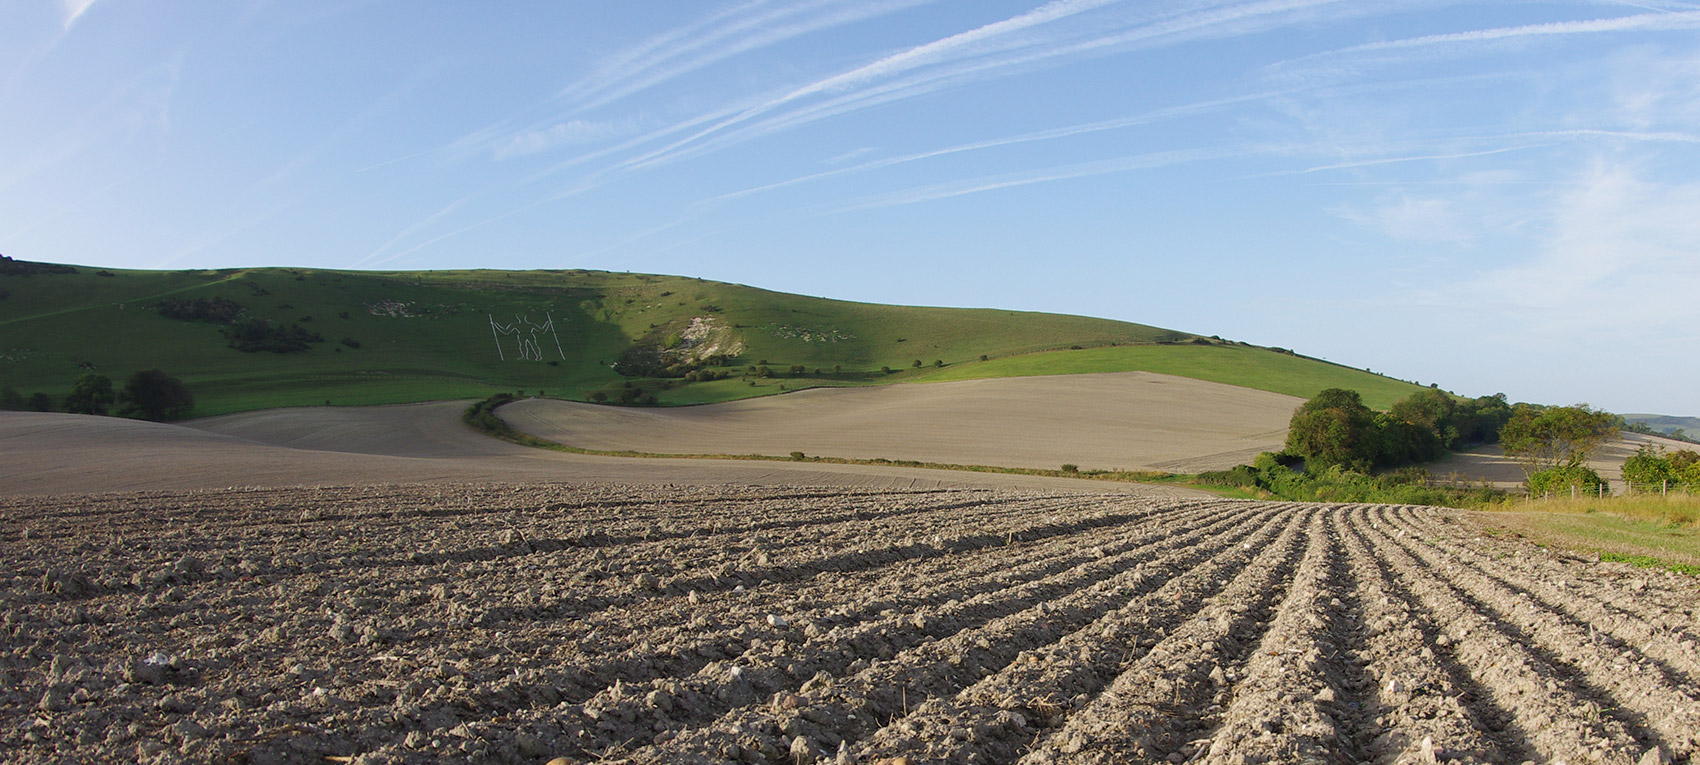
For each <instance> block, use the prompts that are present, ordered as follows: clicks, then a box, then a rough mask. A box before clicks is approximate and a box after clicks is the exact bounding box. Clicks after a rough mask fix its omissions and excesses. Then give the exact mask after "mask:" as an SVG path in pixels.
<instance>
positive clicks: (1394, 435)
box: [1286, 388, 1512, 473]
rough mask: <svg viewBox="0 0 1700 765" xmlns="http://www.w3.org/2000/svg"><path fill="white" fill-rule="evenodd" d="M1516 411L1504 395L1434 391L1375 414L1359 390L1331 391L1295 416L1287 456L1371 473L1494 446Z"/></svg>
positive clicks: (1320, 467)
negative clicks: (1461, 450) (1473, 395)
mask: <svg viewBox="0 0 1700 765" xmlns="http://www.w3.org/2000/svg"><path fill="white" fill-rule="evenodd" d="M1511 412H1512V409H1511V406H1510V405H1508V404H1506V402H1505V394H1503V393H1501V394H1495V395H1492V396H1483V397H1481V398H1476V399H1458V398H1455V397H1454V396H1452V395H1451V394H1449V393H1446V392H1445V391H1441V390H1437V389H1433V388H1430V389H1427V390H1422V391H1418V392H1416V393H1413V394H1411V395H1410V396H1407V397H1406V398H1404V399H1401V400H1399V401H1397V402H1395V403H1394V404H1393V406H1392V407H1391V408H1390V409H1388V411H1386V412H1376V411H1374V410H1372V409H1370V408H1369V407H1368V406H1366V405H1365V404H1364V402H1363V397H1362V396H1359V395H1358V393H1357V391H1352V390H1345V389H1342V388H1329V389H1327V390H1324V391H1322V392H1321V393H1318V394H1316V396H1315V397H1314V398H1312V399H1311V400H1309V401H1306V402H1305V403H1304V404H1303V405H1301V406H1300V407H1299V408H1298V410H1297V411H1295V412H1294V413H1293V419H1292V421H1291V422H1290V423H1289V424H1288V432H1287V445H1286V453H1288V454H1291V455H1294V456H1297V457H1301V458H1303V459H1304V460H1305V463H1306V465H1307V467H1308V468H1309V469H1311V470H1313V471H1315V472H1322V471H1325V470H1328V469H1330V468H1335V467H1339V468H1345V469H1348V470H1354V471H1357V472H1360V473H1368V472H1370V471H1373V470H1377V469H1382V468H1392V467H1398V466H1401V465H1409V464H1413V463H1418V462H1428V461H1431V460H1435V459H1439V458H1440V457H1442V456H1444V455H1445V454H1446V451H1447V450H1448V449H1459V448H1463V447H1465V446H1470V445H1473V444H1481V443H1492V442H1494V441H1495V440H1497V439H1498V436H1499V428H1500V427H1501V426H1502V425H1503V424H1504V423H1505V422H1506V421H1508V420H1509V419H1510V417H1511Z"/></svg>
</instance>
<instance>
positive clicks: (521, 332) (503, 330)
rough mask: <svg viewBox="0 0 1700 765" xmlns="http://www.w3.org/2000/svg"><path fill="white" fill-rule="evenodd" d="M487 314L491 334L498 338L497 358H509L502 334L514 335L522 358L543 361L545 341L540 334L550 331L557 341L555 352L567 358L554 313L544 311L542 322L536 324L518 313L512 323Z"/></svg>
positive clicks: (552, 337) (549, 334) (502, 359)
mask: <svg viewBox="0 0 1700 765" xmlns="http://www.w3.org/2000/svg"><path fill="white" fill-rule="evenodd" d="M485 316H488V317H489V318H490V335H491V336H492V337H494V338H495V339H496V358H497V359H499V360H501V361H507V360H508V355H507V352H505V351H503V350H502V336H503V335H512V336H513V338H514V344H515V345H516V346H517V347H518V351H519V358H520V359H523V360H525V361H542V360H543V343H542V340H541V339H540V336H541V335H543V334H544V333H548V338H549V339H550V340H553V341H555V353H556V354H557V355H559V356H560V357H561V359H562V360H565V359H566V358H567V354H566V352H565V351H563V350H561V338H560V336H558V335H556V334H555V317H554V316H553V315H551V314H549V313H544V314H543V318H544V321H543V323H542V324H534V323H532V321H531V319H530V318H528V317H526V316H523V315H521V314H517V313H516V314H514V323H512V324H503V323H501V322H499V321H496V317H495V316H494V315H492V314H485Z"/></svg>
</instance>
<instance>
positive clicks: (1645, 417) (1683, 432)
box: [1621, 414, 1700, 439]
mask: <svg viewBox="0 0 1700 765" xmlns="http://www.w3.org/2000/svg"><path fill="white" fill-rule="evenodd" d="M1621 416H1622V417H1623V419H1624V420H1626V421H1628V422H1630V423H1632V424H1634V423H1639V424H1642V425H1646V426H1647V427H1649V428H1652V429H1653V430H1654V431H1655V432H1658V433H1663V434H1665V435H1673V434H1674V435H1678V436H1683V437H1686V438H1688V439H1694V438H1700V417H1674V416H1671V415H1668V414H1625V415H1621Z"/></svg>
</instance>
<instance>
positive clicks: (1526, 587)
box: [1385, 511, 1700, 688]
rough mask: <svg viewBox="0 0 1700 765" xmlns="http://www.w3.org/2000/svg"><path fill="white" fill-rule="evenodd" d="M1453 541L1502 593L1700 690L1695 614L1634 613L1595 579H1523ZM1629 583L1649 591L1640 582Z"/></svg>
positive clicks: (1409, 522)
mask: <svg viewBox="0 0 1700 765" xmlns="http://www.w3.org/2000/svg"><path fill="white" fill-rule="evenodd" d="M1385 517H1386V518H1387V519H1388V520H1389V521H1390V522H1392V523H1394V524H1397V525H1398V526H1399V527H1401V528H1403V529H1405V531H1406V533H1408V534H1416V533H1419V530H1420V529H1421V528H1423V527H1422V526H1421V525H1419V524H1420V522H1421V520H1420V517H1417V518H1412V517H1410V516H1409V511H1399V512H1395V513H1391V514H1388V515H1387V516H1385ZM1450 541H1453V542H1455V544H1452V545H1450V546H1449V548H1448V549H1449V550H1450V551H1451V552H1452V553H1453V554H1454V556H1456V557H1457V558H1459V559H1460V561H1459V562H1460V564H1461V565H1466V566H1468V567H1469V568H1470V569H1471V570H1473V571H1474V572H1476V573H1477V574H1479V575H1481V576H1483V577H1486V578H1487V580H1490V581H1492V582H1495V583H1497V585H1498V586H1499V587H1501V588H1503V589H1506V590H1511V591H1515V592H1516V593H1518V594H1519V595H1522V596H1528V597H1531V598H1534V599H1535V600H1536V601H1537V602H1538V603H1539V606H1540V607H1541V608H1544V609H1545V610H1547V611H1549V612H1551V613H1553V614H1555V615H1557V616H1558V617H1559V618H1562V619H1564V620H1565V621H1567V622H1568V623H1569V624H1571V625H1573V626H1574V627H1575V628H1577V629H1581V630H1586V631H1587V632H1588V634H1589V640H1590V641H1591V642H1606V643H1608V644H1610V645H1612V646H1613V647H1614V648H1615V649H1616V650H1618V651H1619V652H1639V653H1642V654H1644V655H1645V658H1646V659H1647V660H1650V661H1654V662H1657V663H1658V664H1659V669H1660V671H1661V672H1663V673H1664V674H1665V675H1666V677H1667V678H1668V679H1669V680H1670V681H1671V682H1672V683H1674V684H1676V685H1678V686H1682V687H1689V688H1694V687H1700V640H1697V637H1700V624H1696V623H1695V621H1694V614H1693V613H1689V612H1676V611H1669V610H1665V609H1649V608H1641V609H1637V611H1638V613H1636V612H1630V611H1628V610H1625V608H1624V607H1623V604H1627V603H1632V602H1634V601H1633V598H1632V594H1633V591H1628V592H1626V591H1625V590H1624V589H1621V588H1618V589H1613V590H1610V591H1606V592H1603V593H1602V592H1598V591H1597V590H1598V588H1596V587H1591V586H1589V585H1590V584H1591V582H1589V580H1590V579H1592V577H1578V576H1574V575H1571V576H1560V577H1559V578H1558V579H1557V582H1556V583H1554V582H1551V581H1549V577H1543V576H1529V575H1520V574H1518V573H1517V569H1516V568H1514V567H1513V566H1510V565H1506V562H1505V561H1504V560H1502V559H1501V558H1496V557H1495V556H1492V555H1488V554H1485V553H1482V552H1479V551H1477V550H1475V549H1473V546H1472V545H1468V544H1457V543H1456V542H1458V541H1459V540H1457V539H1456V538H1455V537H1454V538H1452V539H1451V540H1450ZM1631 581H1634V582H1638V583H1641V585H1640V587H1641V589H1645V588H1646V585H1645V583H1644V582H1642V580H1639V579H1635V580H1631Z"/></svg>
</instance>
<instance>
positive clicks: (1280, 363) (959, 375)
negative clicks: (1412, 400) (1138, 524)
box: [922, 345, 1419, 409]
mask: <svg viewBox="0 0 1700 765" xmlns="http://www.w3.org/2000/svg"><path fill="white" fill-rule="evenodd" d="M1131 371H1142V372H1161V373H1163V374H1171V375H1177V376H1180V377H1191V378H1194V379H1198V380H1208V381H1210V382H1219V383H1226V384H1228V385H1240V386H1244V387H1248V388H1257V389H1259V390H1267V391H1272V392H1275V393H1285V394H1287V395H1290V396H1299V397H1302V398H1309V397H1311V396H1313V395H1315V394H1316V392H1317V391H1320V390H1322V389H1324V388H1349V389H1352V390H1356V391H1357V392H1358V393H1359V394H1361V395H1362V396H1363V398H1364V403H1366V404H1368V405H1369V406H1370V407H1372V408H1375V409H1386V408H1387V407H1389V406H1392V405H1393V402H1394V401H1397V400H1399V399H1401V398H1404V397H1406V396H1409V395H1411V393H1413V392H1415V391H1417V390H1418V389H1419V388H1418V386H1416V385H1412V384H1411V383H1408V382H1402V381H1400V380H1394V379H1391V378H1387V377H1382V376H1380V375H1374V374H1370V373H1368V372H1365V371H1363V370H1359V369H1350V368H1347V367H1342V366H1336V365H1334V364H1328V363H1326V362H1319V361H1316V360H1314V359H1307V358H1303V357H1300V356H1292V355H1289V354H1284V353H1276V352H1273V351H1270V350H1268V349H1264V348H1253V347H1250V346H1238V345H1236V346H1230V345H1175V346H1166V345H1156V346H1121V347H1114V348H1083V349H1081V350H1063V351H1051V352H1047V353H1034V354H1029V355H1025V356H1016V357H1013V358H1000V359H991V360H989V361H986V362H984V363H977V364H969V365H964V366H958V367H946V368H944V369H939V370H936V371H934V372H931V373H928V374H925V375H924V376H923V377H922V379H925V380H928V381H934V380H938V381H943V380H967V379H974V378H984V377H1026V376H1033V375H1056V374H1084V373H1090V372H1131Z"/></svg>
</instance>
